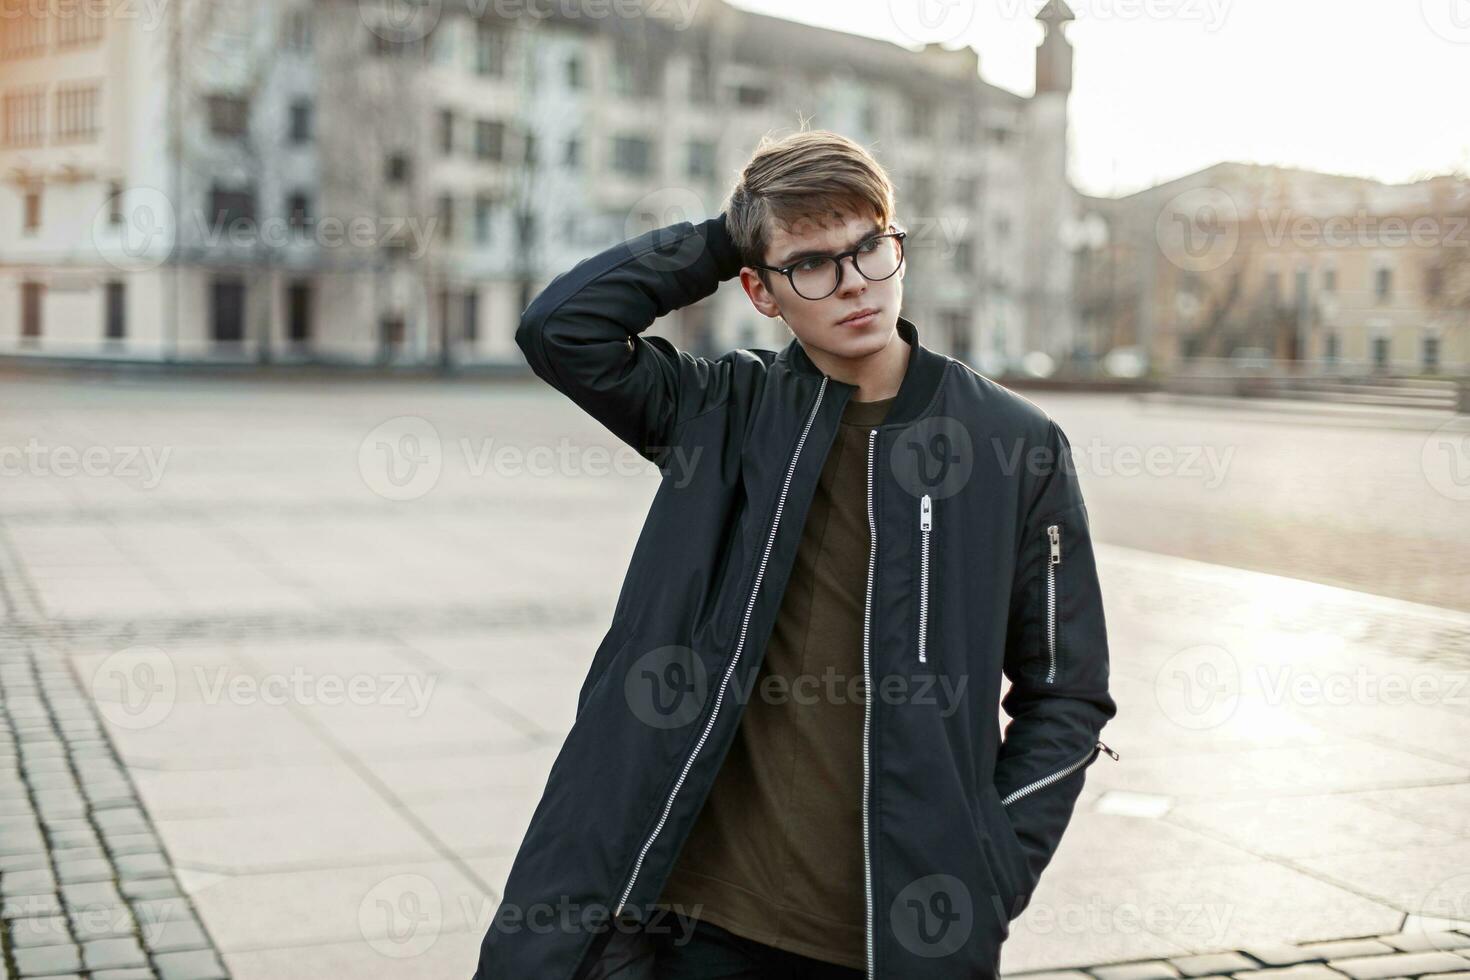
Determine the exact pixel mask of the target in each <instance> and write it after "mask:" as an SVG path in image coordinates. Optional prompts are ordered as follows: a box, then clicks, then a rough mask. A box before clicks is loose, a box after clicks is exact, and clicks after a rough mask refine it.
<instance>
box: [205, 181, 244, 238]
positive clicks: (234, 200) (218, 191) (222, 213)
mask: <svg viewBox="0 0 1470 980" xmlns="http://www.w3.org/2000/svg"><path fill="white" fill-rule="evenodd" d="M209 217H210V219H211V221H212V222H213V224H214V225H215V226H216V227H218V226H221V225H223V226H227V227H238V226H241V225H250V224H252V223H254V221H255V190H254V189H253V188H250V187H243V188H226V187H221V186H220V185H219V184H215V185H214V186H213V187H211V188H210V190H209Z"/></svg>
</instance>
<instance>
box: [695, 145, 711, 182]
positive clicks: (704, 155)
mask: <svg viewBox="0 0 1470 980" xmlns="http://www.w3.org/2000/svg"><path fill="white" fill-rule="evenodd" d="M714 175H715V144H713V143H711V142H709V141H708V140H690V142H689V176H690V177H695V178H702V177H713V176H714Z"/></svg>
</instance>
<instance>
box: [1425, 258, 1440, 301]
mask: <svg viewBox="0 0 1470 980" xmlns="http://www.w3.org/2000/svg"><path fill="white" fill-rule="evenodd" d="M1424 295H1425V296H1427V297H1429V298H1430V299H1439V298H1440V297H1441V296H1443V295H1444V266H1442V265H1431V266H1428V267H1427V268H1425V270H1424Z"/></svg>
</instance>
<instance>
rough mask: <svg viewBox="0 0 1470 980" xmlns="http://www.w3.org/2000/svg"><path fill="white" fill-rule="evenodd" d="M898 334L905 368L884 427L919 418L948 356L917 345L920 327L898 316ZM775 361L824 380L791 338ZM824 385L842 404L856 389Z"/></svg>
mask: <svg viewBox="0 0 1470 980" xmlns="http://www.w3.org/2000/svg"><path fill="white" fill-rule="evenodd" d="M898 334H899V336H900V337H902V338H903V339H904V340H906V341H908V342H909V347H910V350H909V362H908V366H907V367H906V368H905V369H904V375H903V382H902V383H901V384H900V385H899V388H898V395H897V397H896V398H894V401H893V405H892V406H891V407H890V408H889V409H888V414H887V416H886V417H885V418H884V420H883V424H884V425H894V424H901V423H906V422H912V421H913V420H914V419H916V418H918V417H919V416H920V415H921V414H922V413H923V412H924V410H925V409H926V408H927V407H928V405H929V402H930V401H931V400H932V399H933V397H934V392H935V390H936V389H937V388H938V387H939V382H940V380H941V379H942V378H943V377H944V368H945V365H946V364H948V363H949V358H948V357H946V356H944V355H943V354H940V353H938V352H937V351H933V350H930V349H929V348H928V347H925V346H924V345H923V344H921V343H919V328H918V327H916V326H914V324H913V321H911V320H909V319H907V318H905V317H903V316H899V318H898ZM776 360H777V361H778V362H781V363H784V364H786V365H787V367H788V368H790V369H791V370H792V371H794V372H796V373H797V374H800V375H805V376H809V377H811V378H814V379H818V380H820V379H821V378H822V377H823V373H822V370H821V369H820V368H818V367H817V366H816V364H814V363H812V359H811V357H810V356H809V355H808V354H807V352H806V348H805V347H803V346H802V345H801V341H800V340H799V339H798V338H796V337H794V336H793V337H792V338H791V340H790V341H789V342H788V343H787V344H786V346H785V347H784V348H782V349H781V352H780V353H779V354H777V355H776ZM827 384H828V387H831V388H834V389H836V390H837V391H839V392H841V393H842V396H843V397H842V399H841V401H842V402H843V404H846V402H847V399H848V398H849V397H851V395H852V393H853V392H854V391H856V390H857V385H853V384H848V383H847V382H845V381H838V380H837V379H836V378H828V379H827Z"/></svg>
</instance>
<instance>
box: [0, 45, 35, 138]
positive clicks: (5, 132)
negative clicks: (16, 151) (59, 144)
mask: <svg viewBox="0 0 1470 980" xmlns="http://www.w3.org/2000/svg"><path fill="white" fill-rule="evenodd" d="M3 23H5V21H4V20H3V19H0V24H3ZM45 136H46V90H45V89H44V88H41V87H39V86H38V87H35V88H29V89H25V90H22V91H18V92H7V93H6V94H5V97H4V100H3V102H0V145H4V146H40V145H41V142H42V141H43V140H44V139H45Z"/></svg>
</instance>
